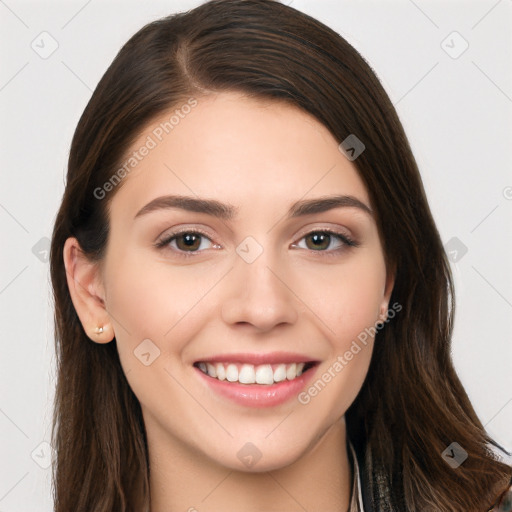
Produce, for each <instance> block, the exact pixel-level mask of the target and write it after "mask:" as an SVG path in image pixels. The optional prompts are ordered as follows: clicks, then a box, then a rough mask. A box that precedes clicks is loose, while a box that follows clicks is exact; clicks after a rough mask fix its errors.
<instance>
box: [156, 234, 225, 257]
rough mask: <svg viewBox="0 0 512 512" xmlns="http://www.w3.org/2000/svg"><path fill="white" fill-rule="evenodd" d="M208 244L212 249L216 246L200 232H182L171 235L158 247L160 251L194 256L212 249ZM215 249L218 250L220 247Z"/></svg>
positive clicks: (158, 243) (157, 245) (158, 244)
mask: <svg viewBox="0 0 512 512" xmlns="http://www.w3.org/2000/svg"><path fill="white" fill-rule="evenodd" d="M203 242H204V243H203ZM205 243H206V246H205ZM208 243H209V244H210V247H213V246H214V245H213V244H212V241H211V240H210V238H209V237H208V236H206V235H205V234H204V233H201V232H200V231H182V232H181V233H171V234H170V235H168V236H167V237H165V238H164V239H163V240H161V241H160V242H157V243H156V247H157V248H158V249H170V250H171V251H174V252H176V253H178V254H180V253H182V254H193V253H200V252H202V251H203V250H204V249H208V248H210V247H209V246H208ZM215 247H217V248H218V247H219V246H215Z"/></svg>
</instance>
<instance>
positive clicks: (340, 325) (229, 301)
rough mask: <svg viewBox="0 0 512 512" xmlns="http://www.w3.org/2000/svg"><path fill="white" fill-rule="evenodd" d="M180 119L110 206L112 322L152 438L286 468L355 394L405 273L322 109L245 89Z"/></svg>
mask: <svg viewBox="0 0 512 512" xmlns="http://www.w3.org/2000/svg"><path fill="white" fill-rule="evenodd" d="M176 108H177V109H178V110H179V111H180V112H181V116H178V118H174V120H173V123H174V124H172V128H169V126H171V125H170V124H168V125H165V122H168V121H169V119H170V117H171V115H172V114H173V113H174V109H173V111H172V112H170V113H168V114H166V115H163V116H161V118H159V119H158V120H157V121H155V122H154V123H153V124H151V126H149V127H148V128H147V129H146V130H145V131H144V132H143V133H141V135H140V137H139V139H138V140H137V141H136V142H135V143H134V144H133V146H132V148H131V151H130V152H129V153H130V154H131V155H133V152H134V151H137V155H138V156H137V155H135V157H134V158H136V159H137V164H136V166H135V167H133V168H131V167H130V171H129V173H127V175H126V176H125V177H124V178H123V184H122V186H121V187H120V189H119V190H118V191H116V193H115V195H114V197H113V200H112V203H111V207H110V235H109V241H108V247H107V251H106V256H105V259H104V261H103V262H102V265H101V269H100V274H101V290H102V292H101V293H102V295H103V296H102V298H103V299H104V305H105V308H106V311H107V312H108V315H109V316H108V320H109V321H110V322H111V325H112V326H113V329H114V332H115V337H116V340H117V347H118V351H119V356H120V360H121V364H122V366H123V369H124V372H125V374H126V377H127V379H128V382H129V384H130V386H131V388H132V389H133V391H134V393H135V395H136V396H137V398H138V400H139V401H140V404H141V407H142V411H143V415H144V421H145V425H146V429H147V432H148V437H149V439H150V440H151V442H153V443H154V442H158V443H159V444H158V446H159V447H160V449H163V450H165V447H166V446H168V447H169V448H171V447H172V450H174V452H173V453H175V450H176V447H178V446H179V447H180V448H179V449H180V450H184V451H186V452H187V453H189V454H190V453H193V454H194V455H195V456H197V457H203V458H204V457H206V458H209V459H210V461H214V462H217V463H219V464H221V465H222V466H225V467H229V468H234V469H239V470H244V469H247V468H248V467H249V466H250V465H253V467H252V471H267V470H271V469H275V468H278V467H282V466H284V465H287V464H290V463H292V462H293V461H295V460H297V459H298V458H299V457H301V455H303V454H305V453H306V452H307V451H308V450H309V449H311V448H312V447H313V446H314V445H315V443H316V442H317V441H318V439H319V438H321V437H322V435H323V434H324V433H325V432H326V431H327V430H328V429H329V427H330V426H332V425H333V424H334V423H335V422H336V421H337V420H339V419H340V418H341V417H342V416H343V415H344V413H345V411H346V410H347V408H348V407H349V405H350V404H351V403H352V402H353V400H354V399H355V397H356V395H357V393H358V391H359V390H360V388H361V385H362V383H363V380H364V378H365V376H366V373H367V369H368V365H369V362H370V357H371V352H372V347H373V338H372V336H371V334H368V333H373V332H374V331H371V330H370V329H369V328H372V327H374V326H375V324H376V322H378V321H379V319H381V318H382V313H385V312H386V311H387V308H388V299H389V295H390V292H391V287H392V282H391V281H392V279H391V277H389V276H387V275H386V268H385V263H384V255H383V251H382V247H381V243H380V240H379V236H378V232H377V228H376V223H375V219H374V218H373V216H372V213H371V211H370V202H369V197H368V193H367V191H366V189H365V186H364V185H363V182H362V181H361V179H360V178H359V177H358V174H357V172H356V170H355V167H354V164H353V163H351V162H350V161H349V160H348V159H347V158H346V157H345V156H344V155H343V154H342V153H341V152H340V150H339V149H338V144H339V142H340V141H336V140H335V139H334V138H333V137H332V135H331V134H330V132H329V131H328V130H327V129H326V128H325V127H324V126H323V125H322V124H320V123H319V122H318V121H317V120H315V119H314V118H313V117H312V116H310V115H308V114H306V113H304V112H302V111H301V110H299V109H296V108H294V107H291V106H288V105H285V104H282V103H276V102H266V103H264V102H261V101H256V100H254V99H248V98H246V97H244V96H241V95H239V94H235V93H221V94H218V95H212V96H208V97H202V98H199V99H198V101H197V104H195V106H193V107H192V108H190V109H189V108H185V109H182V110H180V106H178V107H176ZM184 112H189V113H187V114H184ZM176 119H179V121H178V122H176ZM161 123H164V124H163V125H161ZM163 127H165V128H163ZM166 130H167V131H168V133H166ZM148 137H149V138H148ZM143 146H146V147H147V148H149V149H148V150H147V151H146V150H142V151H140V148H142V147H143ZM129 157H130V155H127V159H128V158H129ZM132 163H133V162H132ZM171 196H174V197H175V196H186V197H187V198H189V200H188V202H185V201H183V202H182V203H181V205H182V207H179V203H178V202H177V201H176V200H172V199H171V198H170V197H171ZM333 196H337V197H341V198H342V200H341V202H340V203H336V202H335V201H332V202H331V203H327V206H326V203H325V202H324V203H320V202H318V203H316V202H317V201H319V200H320V199H322V200H324V199H326V198H327V197H333ZM344 196H348V197H349V199H346V197H345V199H343V197H344ZM166 197H167V199H165V198H166ZM350 198H351V199H350ZM157 199H158V202H157V203H153V202H154V201H155V200H157ZM98 200H101V199H98ZM202 201H208V202H209V203H202ZM210 202H211V204H210ZM147 205H152V206H147ZM172 205H174V206H172ZM315 205H316V206H315ZM196 210H197V211H196ZM199 210H201V211H199ZM293 212H295V214H294V213H293ZM326 230H329V231H333V232H335V233H338V235H335V234H331V235H326V234H325V231H326ZM178 231H179V233H180V234H176V232H178ZM173 235H174V238H173ZM159 244H160V246H158V245H159ZM363 339H364V340H365V341H364V342H362V341H361V340H363ZM97 341H98V340H97ZM104 341H108V340H104ZM354 342H355V343H354ZM356 347H358V348H356ZM309 362H314V366H312V367H311V368H309V369H308V367H309V366H310V364H307V363H309ZM200 363H201V364H200ZM294 363H296V364H297V366H295V365H294ZM299 363H306V364H305V365H303V366H304V368H303V373H302V375H298V376H296V374H297V369H298V370H299V371H298V373H299V374H300V368H301V365H299ZM200 367H202V368H203V369H205V367H206V371H207V372H208V371H210V373H211V374H212V375H213V371H214V372H215V375H217V377H213V376H209V375H206V374H205V373H204V372H203V371H202V370H201V368H200ZM304 370H305V371H304ZM222 378H223V380H221V379H222ZM256 378H257V379H258V381H259V382H264V383H260V384H258V383H254V384H248V383H247V382H251V380H253V379H256ZM238 379H240V380H242V381H243V383H240V382H239V381H238ZM283 379H284V380H283ZM275 381H277V382H275ZM315 384H316V385H315ZM156 440H158V441H156ZM249 443H250V444H249ZM248 457H249V458H248ZM251 457H252V459H251ZM249 460H253V462H250V463H249V462H248V461H249ZM254 462H257V463H254Z"/></svg>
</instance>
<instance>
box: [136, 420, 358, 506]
mask: <svg viewBox="0 0 512 512" xmlns="http://www.w3.org/2000/svg"><path fill="white" fill-rule="evenodd" d="M146 432H147V439H148V447H149V460H150V468H151V470H150V489H151V491H150V493H151V512H185V511H187V512H202V511H204V510H208V512H225V511H227V510H243V511H244V512H260V511H261V510H301V509H302V510H329V511H336V512H338V511H339V512H346V511H347V510H348V507H349V502H350V496H351V488H352V471H351V467H350V463H349V459H348V454H347V446H346V429H345V420H344V418H341V419H340V420H339V421H337V422H336V423H335V424H333V425H332V426H331V427H330V428H329V429H328V430H327V431H326V432H325V433H324V434H323V435H322V436H321V437H320V438H319V439H318V441H317V442H316V443H315V444H314V445H313V446H312V447H311V448H310V449H309V450H308V451H307V452H306V453H304V454H303V456H301V457H300V458H299V459H297V460H296V461H295V462H293V463H292V464H290V465H288V466H286V467H282V468H279V469H275V470H272V471H265V472H259V473H255V472H252V473H250V472H240V471H235V470H232V469H230V468H226V467H223V466H220V465H218V464H216V463H214V462H212V460H211V459H208V458H207V457H205V456H204V455H202V454H198V453H197V452H193V451H192V450H188V448H187V447H184V446H183V444H180V443H179V442H178V441H177V440H174V439H173V440H172V441H170V440H169V434H168V433H164V432H163V431H161V430H159V429H158V428H157V427H156V425H155V424H152V423H149V424H147V425H146Z"/></svg>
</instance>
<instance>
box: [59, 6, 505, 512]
mask: <svg viewBox="0 0 512 512" xmlns="http://www.w3.org/2000/svg"><path fill="white" fill-rule="evenodd" d="M51 276H52V283H53V287H54V293H55V308H56V337H57V354H58V383H57V392H56V404H55V405H56V407H55V416H54V432H53V436H54V447H55V449H56V451H57V454H58V456H57V461H56V465H55V468H54V486H55V507H56V508H55V510H56V511H57V512H61V511H62V512H63V511H69V510H74V511H90V510H94V511H105V512H106V511H132V510H133V511H140V510H151V512H161V511H164V510H165V511H178V510H189V511H194V510H198V511H201V510H209V511H217V510H223V511H226V510H238V511H241V510H243V511H246V512H252V511H256V510H308V511H313V510H329V511H331V510H332V511H346V510H349V511H356V510H359V511H363V510H364V511H365V512H368V511H390V510H403V511H416V510H417V511H425V510H435V511H461V512H462V511H464V512H467V511H468V510H474V511H484V510H491V509H494V510H498V507H501V510H505V508H504V507H505V506H506V504H505V502H506V501H507V497H506V495H505V493H506V491H507V489H508V488H509V486H510V484H511V474H512V468H511V467H510V465H509V464H507V463H506V455H507V454H506V452H504V451H503V450H502V449H500V447H499V446H498V445H497V444H496V443H495V442H494V441H493V440H492V439H491V438H490V437H489V435H488V434H487V433H486V431H485V429H484V427H483V426H482V424H481V422H480V421H479V419H478V418H477V416H476V414H475V412H474V409H473V407H472V405H471V403H470V401H469V399H468V397H467V395H466V393H465V391H464V389H463V387H462V385H461V382H460V380H459V379H458V377H457V375H456V373H455V370H454V368H453V364H452V361H451V358H450V339H451V332H452V318H453V311H454V310H453V308H454V304H453V285H452V279H451V275H450V268H449V264H448V263H447V260H446V257H445V254H444V251H443V246H442V243H441V240H440V237H439V234H438V231H437V229H436V227H435V224H434V221H433V219H432V215H431V213H430V210H429V207H428V203H427V200H426V198H425V193H424V189H423V186H422V183H421V179H420V175H419V172H418V168H417V165H416V163H415V160H414V157H413V155H412V153H411V150H410V147H409V144H408V141H407V138H406V136H405V134H404V132H403V129H402V126H401V124H400V122H399V120H398V117H397V115H396V112H395V110H394V108H393V106H392V104H391V102H390V100H389V98H388V97H387V95H386V93H385V92H384V90H383V88H382V86H381V85H380V83H379V81H378V79H377V78H376V76H375V74H374V73H373V71H372V70H371V69H370V67H369V66H368V64H367V63H366V62H365V61H364V59H363V58H362V57H361V56H360V55H359V54H358V53H357V52H356V50H354V48H352V47H351V46H350V45H349V44H348V43H347V42H346V41H345V40H344V39H343V38H341V37H340V36H339V35H338V34H336V33H335V32H333V31H332V30H330V29H329V28H327V27H326V26H325V25H323V24H321V23H319V22H318V21H316V20H314V19H312V18H310V17H308V16H306V15H304V14H302V13H300V12H298V11H296V10H294V9H292V8H290V7H287V6H285V5H282V4H280V3H278V2H275V1H272V0H213V1H210V2H207V3H205V4H204V5H202V6H200V7H198V8H196V9H194V10H192V11H189V12H187V13H183V14H179V15H175V16H170V17H168V18H164V19H162V20H159V21H156V22H153V23H150V24H149V25H147V26H146V27H144V28H143V29H142V30H140V31H139V32H138V33H137V34H135V35H134V36H133V37H132V38H131V39H130V40H129V41H128V42H127V43H126V45H125V46H124V47H123V48H122V49H121V51H120V52H119V54H118V55H117V57H116V58H115V60H114V62H113V63H112V65H111V66H110V67H109V69H108V70H107V72H106V73H105V75H104V76H103V78H102V79H101V81H100V83H99V84H98V86H97V88H96V90H95V92H94V94H93V96H92V98H91V100H90V102H89V104H88V105H87V107H86V109H85V112H84V114H83V115H82V118H81V119H80V122H79V124H78V126H77V129H76V132H75V135H74V138H73V142H72V147H71V152H70V157H69V168H68V179H67V185H66V190H65V193H64V198H63V201H62V205H61V208H60V210H59V213H58V215H57V219H56V223H55V229H54V233H53V240H52V250H51Z"/></svg>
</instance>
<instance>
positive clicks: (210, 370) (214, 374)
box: [206, 363, 217, 377]
mask: <svg viewBox="0 0 512 512" xmlns="http://www.w3.org/2000/svg"><path fill="white" fill-rule="evenodd" d="M206 369H207V371H208V375H209V376H210V377H217V371H216V370H215V366H213V364H210V363H206Z"/></svg>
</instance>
